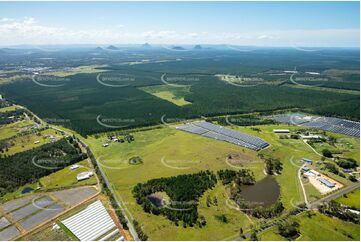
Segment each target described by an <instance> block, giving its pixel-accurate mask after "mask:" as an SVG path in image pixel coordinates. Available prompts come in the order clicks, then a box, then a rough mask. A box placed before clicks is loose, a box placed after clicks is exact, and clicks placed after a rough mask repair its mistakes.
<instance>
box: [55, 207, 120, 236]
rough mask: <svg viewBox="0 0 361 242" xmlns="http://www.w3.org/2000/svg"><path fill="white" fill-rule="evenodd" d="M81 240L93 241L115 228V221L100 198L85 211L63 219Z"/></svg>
mask: <svg viewBox="0 0 361 242" xmlns="http://www.w3.org/2000/svg"><path fill="white" fill-rule="evenodd" d="M61 222H62V223H63V224H64V225H65V226H66V227H67V228H68V229H69V230H70V231H71V232H72V233H73V234H74V235H75V236H76V237H77V238H78V239H79V240H80V241H93V240H95V239H97V238H100V237H101V236H102V235H105V234H106V233H107V232H109V231H111V230H114V228H115V227H116V226H115V223H114V222H113V220H112V218H111V217H110V216H109V214H108V212H107V210H106V209H105V207H104V206H103V204H102V203H101V202H100V201H99V200H98V201H96V202H94V203H92V204H90V205H89V206H88V207H87V208H86V209H84V210H83V211H81V212H79V213H77V214H75V215H73V216H71V217H70V218H67V219H65V220H63V221H61Z"/></svg>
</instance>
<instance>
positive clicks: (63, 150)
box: [0, 137, 86, 195]
mask: <svg viewBox="0 0 361 242" xmlns="http://www.w3.org/2000/svg"><path fill="white" fill-rule="evenodd" d="M85 158H86V154H84V153H81V150H80V148H79V146H78V143H76V142H75V141H74V140H73V138H71V137H68V138H63V139H61V140H58V141H56V142H54V143H48V144H45V145H42V146H40V147H37V148H33V149H31V150H28V151H24V152H20V153H17V154H15V155H12V156H9V157H4V158H0V166H1V169H0V195H3V194H5V193H7V192H12V191H14V190H15V189H16V188H17V187H19V186H23V185H25V184H27V183H33V182H36V181H37V180H38V179H39V178H41V177H43V176H46V175H49V174H51V173H53V172H55V171H58V170H60V169H63V168H64V167H66V166H69V165H71V164H73V163H76V162H78V161H81V160H83V159H85Z"/></svg>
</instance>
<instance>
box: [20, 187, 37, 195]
mask: <svg viewBox="0 0 361 242" xmlns="http://www.w3.org/2000/svg"><path fill="white" fill-rule="evenodd" d="M32 191H34V189H32V188H31V187H25V188H24V189H23V190H22V191H21V194H26V193H29V192H32Z"/></svg>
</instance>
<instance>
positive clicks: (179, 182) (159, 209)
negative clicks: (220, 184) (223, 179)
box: [133, 171, 217, 226]
mask: <svg viewBox="0 0 361 242" xmlns="http://www.w3.org/2000/svg"><path fill="white" fill-rule="evenodd" d="M216 183H217V178H216V175H215V174H214V173H212V172H210V171H202V172H199V173H195V174H189V175H179V176H175V177H169V178H159V179H153V180H149V181H148V182H146V183H144V184H141V183H139V184H137V185H136V186H135V187H134V189H133V195H134V197H135V199H136V201H137V203H138V204H139V205H141V206H142V208H143V210H144V211H145V212H147V213H152V214H155V215H159V214H162V215H164V216H166V217H167V218H168V219H169V220H171V221H173V222H175V223H176V224H177V225H178V223H179V221H183V226H194V224H195V223H196V222H197V220H198V211H197V202H198V199H199V197H201V196H202V194H203V193H204V192H205V191H207V190H208V189H210V188H212V187H214V186H215V184H216ZM157 192H165V193H166V194H167V195H168V196H169V199H170V201H169V202H168V204H165V205H164V206H156V205H155V204H153V203H152V202H151V200H150V199H149V196H150V195H152V194H154V193H157Z"/></svg>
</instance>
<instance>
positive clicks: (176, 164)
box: [86, 125, 320, 240]
mask: <svg viewBox="0 0 361 242" xmlns="http://www.w3.org/2000/svg"><path fill="white" fill-rule="evenodd" d="M233 128H234V129H237V130H239V131H241V132H245V133H249V134H252V135H255V136H258V137H261V138H263V139H265V140H266V141H268V142H269V143H270V144H271V146H270V147H268V148H266V149H264V150H262V151H260V152H259V153H261V154H264V155H265V156H271V157H277V158H280V160H281V161H282V162H283V172H282V174H281V175H277V176H276V180H277V181H278V183H279V184H280V185H281V200H282V202H283V204H284V205H285V207H286V209H292V208H294V205H295V204H298V203H301V202H303V196H302V192H301V188H300V185H299V181H298V178H297V171H298V169H299V167H300V164H301V163H300V162H299V161H300V160H301V158H303V157H306V158H309V159H313V160H319V158H320V157H319V156H318V155H317V154H316V153H315V152H314V151H313V150H312V149H311V148H310V147H309V146H308V145H306V144H305V143H304V142H303V141H302V140H294V139H280V138H279V136H278V135H276V134H274V133H273V129H277V128H278V129H282V128H286V129H290V130H296V129H299V127H296V126H288V125H261V126H257V128H259V129H260V130H261V131H260V132H258V131H255V130H252V129H251V128H249V127H233ZM132 134H133V135H134V137H135V141H134V142H132V143H130V144H129V143H111V144H110V145H109V147H106V148H104V147H102V144H103V143H104V142H105V140H106V139H107V138H106V136H105V135H103V136H101V137H100V138H98V139H96V138H95V137H94V136H90V137H88V138H87V140H86V142H87V143H88V144H89V145H90V147H91V149H92V150H93V151H94V153H95V155H96V157H97V158H98V160H99V161H100V163H101V164H102V168H103V170H104V171H105V173H106V175H107V177H108V178H109V180H110V182H111V184H112V186H113V188H114V190H115V191H116V192H117V196H118V197H119V198H120V199H121V201H123V203H124V205H125V207H126V211H127V213H128V215H129V216H130V217H131V218H134V219H136V220H138V221H140V222H141V223H142V225H143V226H144V230H145V231H146V233H147V234H148V235H149V236H150V238H151V239H154V240H157V239H175V240H182V239H184V240H185V239H195V240H198V239H203V240H205V239H218V240H223V239H226V238H227V239H235V238H236V237H237V235H238V232H239V228H240V227H242V228H243V229H244V230H247V229H249V228H250V227H251V226H252V224H257V223H259V222H260V221H259V220H255V219H253V218H252V219H249V218H248V217H247V216H246V215H245V214H244V213H242V212H239V211H236V210H235V209H234V208H232V206H228V205H226V204H227V203H226V202H227V197H228V195H227V192H226V191H225V188H224V187H223V186H222V185H217V186H216V187H215V188H214V189H213V190H211V191H208V192H207V193H206V194H208V193H210V194H214V196H216V197H217V199H218V201H219V204H218V206H217V207H212V206H211V207H206V206H204V205H203V203H204V201H205V197H206V194H205V195H204V196H203V197H202V198H201V200H200V205H199V213H200V215H203V216H205V217H206V220H207V226H206V227H204V228H202V229H199V228H186V229H185V228H183V227H177V226H175V225H173V224H172V223H170V222H169V221H168V220H167V219H165V218H164V217H162V216H155V215H151V214H147V213H144V212H143V211H142V208H141V207H140V206H139V205H137V204H136V202H135V199H134V198H133V196H132V194H131V190H132V188H133V186H134V185H135V184H137V183H139V182H140V183H141V182H145V181H147V180H149V179H153V178H159V177H169V176H175V175H178V174H183V173H194V172H198V171H200V170H205V169H210V170H213V171H216V170H219V169H225V168H228V169H232V167H231V166H229V165H228V164H227V163H226V162H225V159H226V157H227V155H228V154H230V153H238V154H242V155H247V156H250V157H252V159H253V160H254V161H253V162H251V163H247V164H243V166H244V167H248V168H249V169H251V170H252V171H253V172H254V173H255V176H256V179H257V180H260V179H262V178H263V177H264V176H265V175H264V172H263V169H264V164H263V162H262V161H260V160H259V158H258V157H257V152H255V151H252V150H249V149H246V148H242V147H239V146H235V145H232V144H229V143H226V142H221V141H216V140H212V139H208V138H205V137H201V136H197V135H193V134H189V133H185V132H181V131H177V130H175V129H174V127H164V128H162V129H154V130H149V131H142V132H134V133H132ZM132 156H140V157H141V158H142V159H143V161H144V162H143V164H141V165H130V164H129V163H128V159H129V158H130V157H132ZM306 189H307V191H308V192H309V194H308V196H309V197H313V199H317V197H318V196H319V194H318V192H317V191H316V190H315V189H314V188H313V187H312V186H311V187H307V185H306ZM311 200H312V199H311ZM228 203H229V201H228ZM217 214H218V215H220V214H225V215H226V216H227V217H229V222H228V224H224V225H223V224H221V223H220V222H219V221H218V220H216V219H215V215H217ZM215 231H217V232H215ZM232 236H233V237H232Z"/></svg>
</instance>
